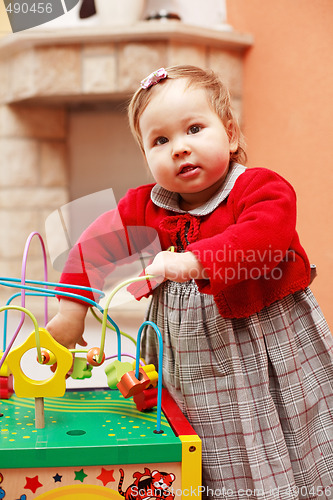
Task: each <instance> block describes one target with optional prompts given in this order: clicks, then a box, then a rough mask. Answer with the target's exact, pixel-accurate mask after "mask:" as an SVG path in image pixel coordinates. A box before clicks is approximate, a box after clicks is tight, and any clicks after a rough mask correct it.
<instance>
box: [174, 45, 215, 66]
mask: <svg viewBox="0 0 333 500" xmlns="http://www.w3.org/2000/svg"><path fill="white" fill-rule="evenodd" d="M176 64H192V65H193V66H200V67H203V68H205V67H206V66H207V49H206V47H205V46H203V45H199V44H198V45H192V44H183V43H179V42H170V44H169V47H168V66H174V65H176Z"/></svg>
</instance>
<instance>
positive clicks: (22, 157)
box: [0, 138, 39, 187]
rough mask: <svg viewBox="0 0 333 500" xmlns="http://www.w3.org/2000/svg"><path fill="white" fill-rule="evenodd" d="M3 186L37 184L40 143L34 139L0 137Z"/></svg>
mask: <svg viewBox="0 0 333 500" xmlns="http://www.w3.org/2000/svg"><path fill="white" fill-rule="evenodd" d="M0 152H1V154H0V179H1V186H2V187H5V186H36V185H37V183H38V175H39V174H38V143H37V141H34V140H32V139H17V138H15V139H14V138H13V139H12V138H5V139H0Z"/></svg>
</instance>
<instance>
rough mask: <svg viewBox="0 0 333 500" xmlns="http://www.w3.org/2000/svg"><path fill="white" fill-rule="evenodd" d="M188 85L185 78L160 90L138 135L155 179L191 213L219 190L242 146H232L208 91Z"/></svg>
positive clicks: (168, 83)
mask: <svg viewBox="0 0 333 500" xmlns="http://www.w3.org/2000/svg"><path fill="white" fill-rule="evenodd" d="M185 85H186V79H185V78H182V79H177V80H170V81H168V82H166V83H165V84H163V85H160V86H159V87H158V85H157V86H156V88H154V89H153V90H154V95H153V96H152V99H151V101H150V102H149V104H148V106H147V107H146V109H145V110H144V111H143V113H142V115H141V118H140V130H141V134H142V140H143V147H144V152H145V156H146V159H147V163H148V166H149V168H150V170H151V172H152V175H153V176H154V179H155V180H156V182H157V183H158V184H160V185H161V186H163V187H164V188H165V189H167V190H169V191H173V192H176V193H179V194H180V196H181V207H182V208H183V209H184V210H191V209H193V208H196V207H198V206H200V205H202V204H203V203H205V202H206V201H208V200H209V198H211V196H212V195H213V194H214V193H215V192H216V191H217V190H218V189H219V188H220V186H221V185H222V183H223V181H224V179H225V177H226V175H227V172H228V167H229V158H230V151H236V150H237V147H238V142H237V141H236V140H235V141H233V142H230V141H229V138H228V134H227V132H226V130H225V127H224V125H223V123H222V121H221V119H220V117H219V116H218V115H217V114H216V113H215V111H214V110H213V109H212V107H211V105H210V103H209V101H208V99H207V94H206V91H205V90H203V89H199V88H189V89H185Z"/></svg>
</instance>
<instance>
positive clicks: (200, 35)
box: [0, 21, 253, 104]
mask: <svg viewBox="0 0 333 500" xmlns="http://www.w3.org/2000/svg"><path fill="white" fill-rule="evenodd" d="M252 42H253V40H252V36H251V35H249V34H242V33H237V32H235V31H232V30H230V31H222V30H217V29H208V28H204V27H198V26H191V25H186V24H183V23H180V22H178V21H170V22H159V21H149V22H144V21H142V22H138V23H136V24H135V25H132V26H113V27H112V28H111V27H108V26H89V27H88V26H85V27H84V28H71V29H66V30H64V29H59V30H48V31H46V30H42V29H36V30H31V31H29V32H21V33H17V34H15V35H14V36H13V35H10V36H8V37H5V38H4V39H2V40H1V41H0V73H1V81H0V101H1V102H3V103H6V104H12V103H18V102H23V101H26V102H28V101H29V102H33V103H36V104H38V103H40V104H45V103H48V102H57V103H64V104H67V103H70V102H73V101H74V102H76V101H84V102H87V101H89V102H90V101H95V100H101V99H102V100H110V99H111V100H115V99H116V100H119V99H121V98H122V97H125V96H128V95H129V94H130V93H132V92H133V91H134V90H135V89H136V88H137V86H138V82H139V81H140V80H141V79H142V78H144V77H145V76H146V75H147V74H148V73H150V72H151V71H152V70H154V69H157V68H158V67H161V66H171V65H173V64H181V63H188V64H195V65H198V66H204V67H212V68H213V69H216V70H217V71H219V72H222V73H223V74H225V79H226V83H227V85H229V86H230V87H231V89H232V93H233V94H234V97H235V98H239V97H240V93H241V79H242V78H241V74H242V71H241V66H242V57H243V53H244V51H245V50H246V49H248V48H249V47H250V46H251V45H252ZM237 80H238V81H237Z"/></svg>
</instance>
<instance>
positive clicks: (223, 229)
mask: <svg viewBox="0 0 333 500" xmlns="http://www.w3.org/2000/svg"><path fill="white" fill-rule="evenodd" d="M153 186H154V184H149V185H144V186H141V187H138V188H136V189H131V190H129V191H128V193H127V194H126V196H125V197H124V198H122V199H121V200H120V202H119V204H118V212H117V211H110V212H107V213H105V214H103V215H102V216H101V217H99V218H98V219H97V220H96V221H95V222H94V223H93V224H92V225H91V226H90V227H89V228H88V229H87V230H86V231H85V232H84V233H83V235H82V236H81V238H80V240H79V242H78V244H76V245H75V246H74V248H73V249H72V250H71V252H70V255H69V258H68V260H67V263H66V265H65V268H64V272H63V274H62V276H61V283H67V284H69V283H70V284H76V285H85V286H87V285H88V286H89V284H90V285H91V286H93V287H96V288H102V286H103V283H104V279H105V277H106V275H107V274H109V273H110V272H111V271H112V269H113V268H114V266H115V265H116V264H117V265H118V264H119V263H121V262H120V261H121V260H123V262H126V261H128V259H130V258H131V255H132V256H133V255H135V254H136V255H137V253H138V251H140V250H142V249H143V248H145V247H147V244H150V245H152V246H153V247H154V245H155V247H156V252H157V251H158V250H159V249H162V250H166V249H167V248H169V247H170V246H171V245H174V246H176V247H177V249H178V251H184V250H185V251H191V252H193V253H194V254H195V255H196V257H197V258H198V260H199V261H200V262H201V264H202V265H203V267H204V268H205V270H206V273H207V275H208V276H209V279H207V280H200V279H199V280H196V282H197V285H198V288H199V291H200V292H202V293H206V294H212V295H213V296H214V300H215V302H216V304H217V307H218V310H219V312H220V314H221V315H222V316H223V317H226V318H241V317H246V316H250V315H252V314H254V313H256V312H258V311H260V310H261V309H263V308H264V307H265V306H268V305H270V304H271V303H273V302H275V301H277V300H279V299H282V298H283V297H285V296H287V295H288V294H291V293H294V292H296V291H299V290H301V289H304V288H306V287H307V286H308V285H309V283H310V264H309V261H308V258H307V256H306V253H305V251H304V249H303V248H302V246H301V244H300V241H299V238H298V235H297V232H296V230H295V225H296V196H295V192H294V190H293V188H292V186H291V185H290V184H289V183H288V182H287V181H286V180H285V179H283V178H282V177H281V176H280V175H278V174H277V173H275V172H272V171H270V170H267V169H263V168H251V169H247V170H246V171H245V172H244V173H242V174H241V175H240V176H239V177H238V178H237V180H236V182H235V184H234V186H233V188H232V190H231V192H230V194H229V196H228V197H227V198H226V199H225V200H224V201H223V202H222V203H220V205H218V207H217V208H216V209H215V210H213V211H212V212H211V213H209V214H207V215H203V216H196V215H191V214H190V213H177V212H174V211H172V210H166V209H164V208H161V207H159V206H157V205H156V204H155V203H153V202H152V200H151V197H150V194H151V190H152V188H153ZM119 214H120V216H121V219H122V222H123V226H124V228H123V229H122V230H121V229H119ZM115 227H117V228H118V230H115V229H114V228H115ZM143 229H144V230H143ZM156 232H157V234H158V237H159V243H160V247H159V245H157V246H156V239H154V238H155V235H156ZM148 246H149V245H148ZM134 288H135V287H133V290H134ZM139 288H140V292H139V291H138V288H137V287H136V291H135V292H133V293H134V294H135V295H136V297H137V298H141V297H142V296H143V295H149V293H151V288H150V292H149V288H148V287H147V284H146V283H144V284H143V285H141V286H140V287H139Z"/></svg>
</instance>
